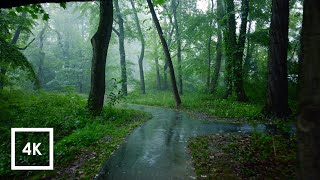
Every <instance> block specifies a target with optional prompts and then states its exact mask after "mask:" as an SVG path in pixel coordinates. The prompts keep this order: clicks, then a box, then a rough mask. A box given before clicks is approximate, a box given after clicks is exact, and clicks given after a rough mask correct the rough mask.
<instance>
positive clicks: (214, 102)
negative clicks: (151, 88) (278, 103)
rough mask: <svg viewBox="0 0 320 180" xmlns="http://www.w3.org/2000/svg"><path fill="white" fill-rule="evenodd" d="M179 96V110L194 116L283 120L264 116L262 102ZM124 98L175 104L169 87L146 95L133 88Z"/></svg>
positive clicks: (243, 120)
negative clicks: (166, 90) (133, 90)
mask: <svg viewBox="0 0 320 180" xmlns="http://www.w3.org/2000/svg"><path fill="white" fill-rule="evenodd" d="M181 100H182V106H181V107H180V108H179V109H178V110H182V111H186V112H188V113H189V114H190V115H191V116H192V117H194V118H195V119H200V120H204V121H222V122H231V123H263V124H278V123H283V120H281V119H275V118H266V117H265V116H264V115H263V114H262V109H263V103H252V102H248V103H243V102H237V101H235V99H232V98H230V99H221V98H217V97H215V96H213V95H208V94H199V93H189V94H184V95H182V96H181ZM123 101H124V102H126V103H132V104H142V105H149V106H160V107H167V108H175V106H174V105H175V102H174V98H173V96H172V93H171V92H169V91H168V92H163V91H161V92H160V91H159V92H154V93H148V94H145V95H142V94H140V93H139V92H133V93H131V94H129V95H128V96H127V97H126V98H125V100H123ZM292 109H295V108H294V107H293V108H292ZM293 112H294V113H293V115H292V116H291V117H290V118H289V119H288V120H287V121H286V122H288V123H291V124H292V123H293V122H294V121H295V116H296V115H295V111H293Z"/></svg>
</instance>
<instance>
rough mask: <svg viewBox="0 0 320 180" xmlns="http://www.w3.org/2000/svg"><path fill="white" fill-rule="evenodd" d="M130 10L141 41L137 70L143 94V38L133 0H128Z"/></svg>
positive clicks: (144, 88) (144, 86)
mask: <svg viewBox="0 0 320 180" xmlns="http://www.w3.org/2000/svg"><path fill="white" fill-rule="evenodd" d="M130 3H131V6H132V10H133V15H134V21H135V23H136V26H137V29H138V34H139V38H140V42H141V51H140V56H139V72H140V89H141V93H142V94H145V93H146V85H145V82H144V72H143V58H144V49H145V40H144V37H143V34H142V30H141V26H140V22H139V18H138V13H137V10H136V7H135V5H134V2H133V0H130Z"/></svg>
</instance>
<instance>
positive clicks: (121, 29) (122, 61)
mask: <svg viewBox="0 0 320 180" xmlns="http://www.w3.org/2000/svg"><path fill="white" fill-rule="evenodd" d="M114 7H115V10H116V16H117V20H118V24H119V52H120V66H121V80H122V83H121V87H122V88H121V89H122V93H123V94H124V95H125V96H126V95H127V94H128V86H127V67H126V53H125V50H124V25H123V18H122V15H121V11H120V6H119V1H118V0H114Z"/></svg>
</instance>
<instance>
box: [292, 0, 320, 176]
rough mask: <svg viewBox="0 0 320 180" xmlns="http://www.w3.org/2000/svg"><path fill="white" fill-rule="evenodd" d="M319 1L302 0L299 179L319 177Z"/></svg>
mask: <svg viewBox="0 0 320 180" xmlns="http://www.w3.org/2000/svg"><path fill="white" fill-rule="evenodd" d="M319 9H320V4H319V2H318V1H317V0H304V8H303V13H304V14H303V25H302V62H301V72H300V75H301V76H300V77H299V78H300V83H301V84H300V97H299V111H300V112H299V113H300V115H299V117H298V123H297V127H298V159H299V171H298V179H320V171H319V170H320V131H319V129H320V118H319V117H320V71H319V69H320V51H319V49H320V38H319V34H320V24H319V22H320V11H319Z"/></svg>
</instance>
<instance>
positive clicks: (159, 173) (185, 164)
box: [97, 105, 266, 180]
mask: <svg viewBox="0 0 320 180" xmlns="http://www.w3.org/2000/svg"><path fill="white" fill-rule="evenodd" d="M126 107H128V108H132V109H138V110H142V111H145V112H148V113H151V114H152V115H153V118H152V119H151V120H149V121H147V122H146V123H145V124H143V125H142V126H141V127H138V128H136V129H135V130H134V131H133V132H132V133H131V135H130V136H129V137H128V138H127V142H126V143H124V144H123V145H122V146H121V147H120V148H119V149H118V150H117V151H116V152H115V153H114V154H113V155H112V156H111V157H110V159H108V161H107V162H106V164H105V166H104V167H103V169H102V170H101V172H100V174H99V176H98V177H97V178H98V179H116V180H121V179H128V180H134V179H161V180H163V179H195V177H196V175H195V172H194V170H193V168H192V164H191V157H190V156H189V154H188V153H187V149H186V146H187V140H188V138H189V137H191V136H197V135H202V134H210V133H219V132H221V133H222V132H223V133H226V132H243V133H246V132H252V131H253V130H254V129H255V130H257V131H265V129H266V126H265V125H257V126H255V127H253V126H251V125H248V124H229V123H214V122H211V123H207V122H203V121H198V120H194V119H191V118H190V117H189V116H188V115H187V114H186V113H184V112H176V111H174V110H171V109H165V108H159V107H149V106H142V105H126Z"/></svg>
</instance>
